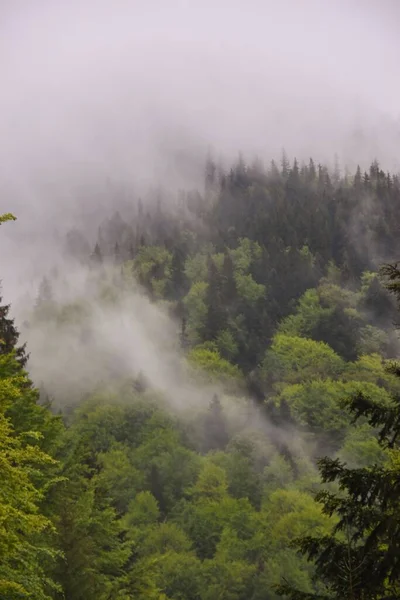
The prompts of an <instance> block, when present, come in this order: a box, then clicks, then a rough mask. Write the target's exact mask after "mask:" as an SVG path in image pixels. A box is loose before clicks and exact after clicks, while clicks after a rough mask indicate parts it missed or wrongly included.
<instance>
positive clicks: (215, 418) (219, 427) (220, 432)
mask: <svg viewBox="0 0 400 600" xmlns="http://www.w3.org/2000/svg"><path fill="white" fill-rule="evenodd" d="M204 437H205V450H206V451H209V450H217V449H218V450H223V449H224V448H225V446H226V444H227V443H228V439H229V436H228V432H227V427H226V421H225V417H224V413H223V409H222V405H221V401H220V399H219V398H218V395H217V394H214V396H213V397H212V400H211V402H210V406H209V409H208V413H207V415H206V418H205V421H204Z"/></svg>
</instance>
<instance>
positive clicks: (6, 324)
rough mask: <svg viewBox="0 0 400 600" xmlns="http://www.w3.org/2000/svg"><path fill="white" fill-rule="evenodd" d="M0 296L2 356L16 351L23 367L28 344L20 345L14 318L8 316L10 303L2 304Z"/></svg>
mask: <svg viewBox="0 0 400 600" xmlns="http://www.w3.org/2000/svg"><path fill="white" fill-rule="evenodd" d="M1 301H2V298H1V296H0V356H1V355H4V354H9V353H10V352H12V351H14V352H15V357H16V359H17V360H18V362H19V364H20V365H21V367H25V365H26V363H27V361H28V355H27V354H26V352H25V348H26V345H25V344H23V345H22V346H18V345H17V344H18V339H19V332H18V331H17V329H16V327H15V325H14V319H10V318H9V317H8V313H9V311H10V305H9V304H8V305H3V306H1Z"/></svg>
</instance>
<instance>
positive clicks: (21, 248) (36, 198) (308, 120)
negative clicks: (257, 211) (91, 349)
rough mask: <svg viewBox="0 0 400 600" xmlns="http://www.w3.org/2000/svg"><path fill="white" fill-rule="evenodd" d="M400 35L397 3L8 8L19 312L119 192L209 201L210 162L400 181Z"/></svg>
mask: <svg viewBox="0 0 400 600" xmlns="http://www.w3.org/2000/svg"><path fill="white" fill-rule="evenodd" d="M399 23H400V4H399V2H398V1H397V0H379V1H378V0H376V1H368V0H347V1H345V0H334V1H328V0H284V1H281V2H272V1H269V0H264V1H262V0H202V1H197V2H196V1H194V0H192V1H184V0H158V1H157V0H144V1H140V2H139V1H135V0H107V1H106V0H47V1H46V0H0V78H1V79H0V86H1V87H0V90H1V91H0V213H1V212H6V211H13V212H15V214H16V215H17V217H18V221H17V223H14V224H7V225H4V226H2V227H1V231H0V277H1V278H2V280H3V287H4V291H3V296H4V297H5V300H6V301H14V300H16V299H17V298H18V297H20V295H21V294H24V293H25V292H26V291H27V290H28V291H30V292H31V293H32V290H35V289H36V288H35V285H36V284H37V280H38V278H40V277H41V276H42V274H43V273H44V272H46V270H47V269H48V268H49V267H50V266H51V265H52V264H53V262H54V261H55V262H57V261H59V254H58V252H59V245H58V240H59V239H60V236H61V234H62V233H63V232H64V231H65V230H66V229H68V228H69V227H71V226H72V225H76V224H77V225H79V226H81V227H87V228H88V230H89V229H90V228H92V229H95V228H96V227H97V224H98V223H97V221H96V219H99V220H100V218H101V217H102V216H103V215H104V214H105V213H107V212H109V211H112V210H113V207H112V206H110V201H109V195H108V190H109V189H110V186H112V185H115V184H118V185H122V186H124V189H125V190H126V191H127V192H128V195H131V196H132V198H137V196H138V194H139V193H141V194H142V193H143V191H144V190H145V189H146V188H147V187H148V186H149V185H153V186H154V185H158V184H160V183H162V184H163V185H164V186H166V187H170V188H172V189H175V188H178V187H196V186H197V185H201V181H202V169H203V164H204V158H205V155H206V152H207V150H208V149H209V148H211V149H212V150H213V152H214V154H215V156H216V157H221V159H222V160H225V161H229V160H230V159H232V158H235V157H236V156H237V154H238V152H239V151H240V150H241V151H243V152H244V154H245V156H247V157H249V159H251V158H252V157H253V156H254V155H256V154H257V155H259V156H260V157H261V159H263V160H264V161H265V162H268V161H269V160H270V159H271V158H272V157H274V156H275V157H277V156H278V157H279V154H280V151H281V148H282V147H285V148H286V150H287V152H288V154H289V157H290V158H293V157H294V156H297V158H299V159H302V158H304V159H307V160H308V157H309V156H310V155H311V154H312V155H313V157H314V158H315V160H316V161H319V160H320V161H328V162H330V163H332V162H333V157H334V154H335V153H337V154H338V155H339V157H340V160H341V164H342V165H344V164H347V165H349V167H350V168H354V167H355V166H356V164H357V163H361V164H362V165H366V164H367V162H368V161H370V160H372V159H373V158H375V157H378V158H379V160H380V162H381V164H382V165H383V166H384V167H385V168H388V169H391V170H393V169H396V170H397V169H398V165H399V162H398V148H399V147H400V144H399V143H400V119H399V108H398V99H399V97H400V83H399V81H400V80H399V77H398V65H399V59H400V38H399V36H398V24H399ZM85 215H86V216H85ZM88 215H89V216H88ZM85 219H86V221H85ZM66 268H67V267H66ZM63 275H64V277H67V279H68V272H66V273H63ZM72 275H73V274H71V279H70V281H71V285H73V282H74V279H73V276H72ZM122 330H125V328H124V326H122ZM167 330H168V328H167V329H166V331H167ZM105 335H106V333H105ZM146 335H147V334H146V333H140V336H141V337H140V339H142V338H143V339H144V338H145V337H146ZM42 337H43V336H42ZM28 341H29V340H28ZM117 342H118V343H119V339H118V340H116V343H117ZM41 343H42V348H43V347H44V346H45V344H46V340H45V339H42V341H41ZM125 346H126V344H125V343H123V344H122V347H125ZM30 349H31V350H32V354H34V352H35V345H34V343H33V342H32V344H30ZM47 350H48V352H47V355H49V349H47ZM73 351H74V349H73V348H72V350H71V352H73ZM61 358H62V357H61ZM40 362H41V361H40V359H39V357H38V358H37V359H36V363H37V364H39V366H40ZM42 363H43V361H42Z"/></svg>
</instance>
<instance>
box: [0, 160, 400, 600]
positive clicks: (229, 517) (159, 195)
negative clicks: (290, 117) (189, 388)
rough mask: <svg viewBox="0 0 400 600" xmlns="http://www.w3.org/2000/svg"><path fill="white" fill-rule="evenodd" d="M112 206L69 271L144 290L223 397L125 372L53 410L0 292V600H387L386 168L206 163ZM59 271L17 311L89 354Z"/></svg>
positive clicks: (390, 368) (395, 189) (394, 370)
mask: <svg viewBox="0 0 400 600" xmlns="http://www.w3.org/2000/svg"><path fill="white" fill-rule="evenodd" d="M109 203H110V215H111V216H110V218H109V219H107V220H106V221H104V222H103V223H101V224H100V227H99V231H98V237H97V241H96V242H95V244H92V243H91V242H90V241H89V240H87V238H86V237H85V234H84V230H81V229H79V227H77V229H75V230H73V231H71V232H69V233H68V235H67V236H66V239H65V244H64V252H65V254H66V256H68V261H69V263H68V264H69V265H71V264H72V265H73V264H76V265H77V268H78V265H79V268H80V269H84V270H85V272H86V273H87V279H88V282H90V285H91V289H92V290H94V293H95V294H96V297H97V301H98V302H99V303H100V304H101V303H103V304H104V305H118V302H119V297H120V296H121V295H122V294H128V295H129V293H130V290H132V289H133V288H134V287H135V289H136V286H137V285H139V286H140V289H141V290H142V293H143V295H145V296H146V297H147V298H148V301H149V302H151V303H155V304H156V305H157V306H159V307H160V310H163V311H166V312H167V314H168V315H169V316H170V317H171V319H172V321H173V323H174V324H175V326H176V327H175V330H176V340H175V342H176V344H177V346H179V347H180V352H181V355H182V361H186V362H187V363H188V364H189V365H190V368H191V369H193V373H194V375H193V378H194V379H193V380H194V381H196V382H198V385H199V386H206V385H207V386H211V387H212V386H216V389H217V390H218V391H217V392H216V393H213V394H211V396H210V398H209V400H208V402H207V403H206V404H205V405H204V406H203V405H202V406H198V407H196V408H193V407H192V406H191V407H190V408H189V409H187V410H185V409H184V408H183V409H177V408H173V407H172V406H171V404H170V403H168V402H166V401H165V399H164V398H163V395H162V394H160V393H159V392H156V391H155V390H153V389H152V384H151V381H147V380H146V378H144V377H143V376H142V374H141V373H140V372H135V365H132V373H131V374H130V375H129V376H125V375H124V376H120V375H115V374H114V376H111V375H110V378H109V381H104V380H103V381H102V382H101V385H100V382H91V385H92V389H91V390H86V391H85V394H82V397H77V398H72V397H70V398H69V400H70V402H69V405H68V407H67V408H66V405H65V403H64V400H61V397H62V398H64V397H65V393H66V391H65V390H62V394H61V391H60V397H58V396H57V391H56V392H55V393H54V391H53V390H52V393H51V397H49V394H48V393H46V382H40V385H41V387H40V389H39V382H34V383H33V382H32V381H31V379H30V376H29V360H28V354H27V353H28V352H29V347H28V348H25V346H24V345H23V342H24V340H23V339H22V340H21V341H20V340H19V334H18V331H17V327H16V324H15V323H14V320H13V318H12V307H10V306H8V305H4V304H1V303H0V344H1V345H0V430H1V431H0V480H1V485H0V598H1V599H4V600H6V599H7V600H14V599H23V598H30V599H34V600H44V599H46V600H47V599H53V600H56V599H61V598H65V599H66V600H92V599H93V600H114V599H118V600H128V599H134V600H144V599H149V600H151V599H159V600H161V599H163V600H216V599H218V600H276V599H277V598H279V597H284V598H292V599H293V600H307V599H311V598H331V599H337V600H339V599H340V600H345V599H351V600H378V599H379V600H384V599H386V600H389V599H395V598H399V597H400V558H399V557H400V454H399V434H400V408H399V401H400V367H399V366H398V365H397V363H396V358H397V357H398V356H399V342H398V334H397V331H396V321H398V320H399V313H398V309H399V306H398V301H399V300H400V272H399V271H398V270H397V268H396V266H395V262H396V259H397V258H399V256H400V235H399V233H400V179H399V178H398V177H397V176H395V175H391V174H389V173H384V172H383V171H382V170H381V168H380V167H379V164H378V163H377V162H374V163H373V164H372V165H371V167H370V169H369V170H368V172H366V173H362V172H361V170H360V169H358V170H357V171H356V173H354V174H350V173H342V172H341V170H340V168H339V165H338V164H336V165H335V166H334V168H333V169H328V168H326V167H324V166H321V165H316V164H315V163H314V162H313V161H312V160H310V161H309V163H308V164H298V162H297V161H294V163H293V164H290V163H289V161H288V159H287V157H286V155H285V154H283V157H282V160H281V161H280V162H279V164H277V163H275V162H272V163H271V165H270V166H269V167H268V168H265V167H264V166H263V165H262V164H261V163H260V162H259V161H255V162H254V163H253V164H246V163H245V161H244V159H243V158H242V157H240V158H239V160H238V161H237V163H236V164H235V165H234V166H233V167H232V168H231V169H230V170H228V171H225V170H223V169H222V168H221V167H220V166H218V165H217V164H216V163H215V162H214V161H213V160H212V158H211V157H209V158H208V159H207V163H206V168H205V178H204V189H203V190H201V191H190V192H181V193H179V194H177V195H176V196H173V195H171V194H168V193H166V192H164V191H162V190H157V191H155V192H153V193H152V194H149V197H148V198H142V199H139V198H129V197H127V195H126V193H125V192H123V191H118V190H116V191H115V192H114V193H111V192H110V200H109ZM115 206H121V207H122V208H121V209H120V210H119V211H117V212H115V213H114V214H112V212H113V210H114V207H115ZM17 216H18V215H17ZM11 219H12V216H11V215H4V216H3V217H2V221H6V220H11ZM3 227H10V228H12V227H13V225H12V223H6V224H4V223H3V224H2V225H1V227H0V235H1V233H2V229H3ZM382 265H386V266H384V267H383V268H381V266H382ZM391 265H392V266H391ZM63 278H64V279H65V278H68V272H62V270H54V271H52V272H51V273H47V274H46V276H45V277H44V279H43V281H42V283H41V285H40V287H39V289H38V294H37V298H36V301H35V302H34V303H32V306H30V307H29V309H28V310H27V312H26V315H25V318H26V323H27V324H28V326H29V327H30V328H39V329H40V327H42V326H44V325H43V324H44V323H46V326H48V324H49V323H52V325H53V327H54V331H59V332H60V335H61V332H62V331H64V330H65V329H68V328H73V330H74V331H76V344H84V343H85V340H86V339H88V338H90V335H91V332H90V328H91V327H92V326H93V323H92V321H90V320H89V318H88V316H89V315H90V310H91V307H90V301H88V300H85V299H82V301H79V302H74V303H69V302H66V301H65V302H63V301H62V299H60V298H59V296H57V294H55V292H54V290H55V288H56V287H57V285H58V282H59V280H60V279H63ZM22 331H24V329H23V327H22ZM21 337H22V336H21ZM175 342H174V343H175ZM42 383H43V386H44V387H42ZM35 386H36V387H35ZM210 389H211V388H210ZM234 403H239V404H240V406H243V407H244V408H246V409H248V410H249V414H250V413H251V411H253V412H252V413H251V414H257V418H256V419H251V418H250V419H249V420H247V421H246V420H243V419H242V420H238V419H237V418H235V416H234V413H233V412H232V410H231V406H232V404H234ZM60 408H61V410H60ZM255 411H256V412H255ZM255 421H256V422H257V423H258V424H259V426H258V427H257V426H256V425H255ZM260 423H261V425H260Z"/></svg>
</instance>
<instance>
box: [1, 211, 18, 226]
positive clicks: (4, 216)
mask: <svg viewBox="0 0 400 600" xmlns="http://www.w3.org/2000/svg"><path fill="white" fill-rule="evenodd" d="M16 220H17V217H14V215H13V214H12V213H4V214H2V215H0V225H1V224H2V223H6V221H16Z"/></svg>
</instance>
